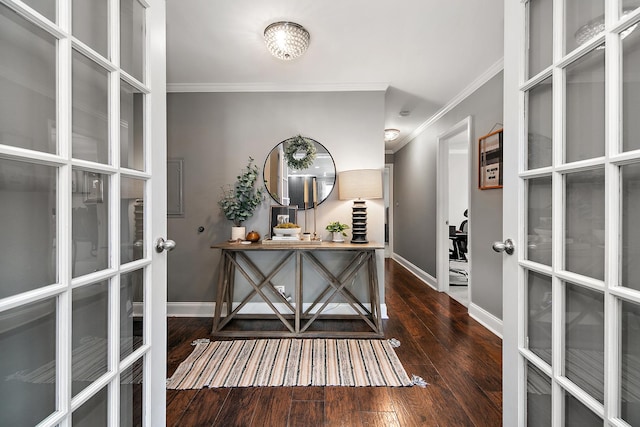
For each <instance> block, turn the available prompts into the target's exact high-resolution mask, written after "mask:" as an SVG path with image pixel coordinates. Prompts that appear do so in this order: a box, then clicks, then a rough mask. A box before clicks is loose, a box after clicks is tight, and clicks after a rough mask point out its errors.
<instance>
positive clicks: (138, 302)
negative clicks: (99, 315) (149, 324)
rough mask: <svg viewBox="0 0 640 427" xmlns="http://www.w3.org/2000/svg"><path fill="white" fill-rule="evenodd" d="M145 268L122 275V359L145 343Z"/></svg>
mask: <svg viewBox="0 0 640 427" xmlns="http://www.w3.org/2000/svg"><path fill="white" fill-rule="evenodd" d="M143 281H144V273H143V270H136V271H133V272H131V273H127V274H123V275H122V276H121V277H120V359H121V360H122V359H124V358H126V357H127V356H129V355H130V354H131V353H133V352H134V351H136V350H137V349H138V348H140V346H141V345H142V344H143V339H144V334H143V332H144V307H143V303H144V292H143V283H144V282H143Z"/></svg>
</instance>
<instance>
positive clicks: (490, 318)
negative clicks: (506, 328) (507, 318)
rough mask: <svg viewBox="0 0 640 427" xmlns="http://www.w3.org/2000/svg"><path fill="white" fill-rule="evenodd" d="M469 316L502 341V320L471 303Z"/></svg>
mask: <svg viewBox="0 0 640 427" xmlns="http://www.w3.org/2000/svg"><path fill="white" fill-rule="evenodd" d="M469 316H471V317H473V318H474V319H475V320H477V321H478V322H479V323H480V324H482V326H484V327H485V328H487V329H488V330H490V331H491V332H493V333H494V334H495V335H496V336H498V337H500V338H501V339H502V320H500V319H499V318H497V317H496V316H494V315H493V314H491V313H489V312H488V311H487V310H485V309H483V308H482V307H480V306H478V305H475V304H473V303H471V304H469Z"/></svg>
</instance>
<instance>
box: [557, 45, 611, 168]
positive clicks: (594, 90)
mask: <svg viewBox="0 0 640 427" xmlns="http://www.w3.org/2000/svg"><path fill="white" fill-rule="evenodd" d="M566 77H567V90H566V93H567V106H566V114H565V117H566V138H567V143H566V147H565V161H566V162H575V161H578V160H584V159H591V158H594V157H599V156H603V155H604V118H605V114H604V113H605V112H604V50H594V51H593V52H591V53H589V54H587V55H585V56H584V57H583V58H581V59H579V60H578V61H576V62H574V63H573V64H571V65H570V66H568V67H567V74H566Z"/></svg>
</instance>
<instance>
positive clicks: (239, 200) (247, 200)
mask: <svg viewBox="0 0 640 427" xmlns="http://www.w3.org/2000/svg"><path fill="white" fill-rule="evenodd" d="M258 172H259V169H258V166H256V165H254V164H253V158H251V157H249V163H248V164H247V167H246V168H245V169H244V170H243V171H242V173H241V174H240V175H238V177H237V181H236V183H235V184H234V185H233V186H231V185H228V186H227V187H223V188H222V198H221V199H220V201H219V202H218V205H219V206H220V208H221V209H222V212H223V213H224V216H225V218H227V219H228V220H230V221H233V225H234V227H232V228H231V240H238V239H240V240H244V238H245V236H246V229H245V228H244V227H242V222H243V221H245V220H247V219H249V218H251V217H252V216H253V212H254V211H255V210H256V209H257V207H258V206H260V204H261V203H262V200H263V196H262V188H256V186H255V184H256V181H257V180H258V176H259V174H258Z"/></svg>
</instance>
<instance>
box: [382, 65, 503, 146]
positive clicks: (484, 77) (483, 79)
mask: <svg viewBox="0 0 640 427" xmlns="http://www.w3.org/2000/svg"><path fill="white" fill-rule="evenodd" d="M503 69H504V58H500V59H499V60H498V61H497V62H496V63H495V64H493V65H492V66H491V67H489V69H488V70H487V71H485V72H484V73H482V74H481V75H480V76H478V77H477V78H476V79H475V80H474V81H473V82H471V84H469V85H468V86H467V87H466V88H464V89H463V90H462V92H460V93H459V94H457V95H456V96H454V97H453V98H452V99H451V101H449V102H448V103H447V104H446V105H445V106H444V107H442V108H441V109H440V110H438V112H437V113H435V114H434V115H433V116H431V117H429V118H428V119H427V120H426V121H425V122H424V123H422V124H421V125H420V126H418V127H417V128H416V129H415V130H414V131H413V132H411V133H410V134H409V135H407V136H405V137H403V138H400V139H398V141H397V142H396V144H395V145H394V146H393V148H392V150H393V153H394V154H395V153H397V152H398V151H399V150H400V149H401V148H402V147H404V146H405V145H407V144H408V143H409V142H411V141H412V140H413V139H414V138H416V137H417V136H418V135H420V134H421V133H422V132H424V131H425V129H427V128H428V127H429V126H431V125H432V124H434V123H435V122H436V121H438V120H439V119H441V118H442V116H444V115H445V114H447V113H448V112H449V111H451V110H453V109H454V108H455V107H456V106H458V104H460V103H461V102H462V101H464V100H465V99H467V97H469V96H470V95H471V94H472V93H473V92H475V91H476V90H478V89H480V88H481V87H482V85H484V84H485V83H487V82H488V81H489V80H491V79H492V78H493V77H494V76H495V75H496V74H498V73H499V72H500V71H502V70H503Z"/></svg>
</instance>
